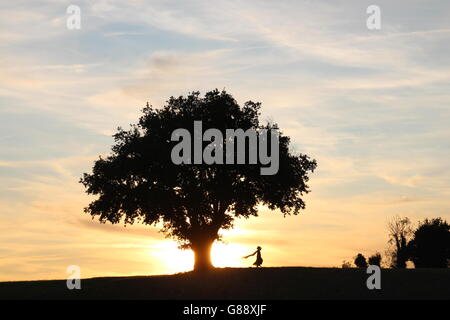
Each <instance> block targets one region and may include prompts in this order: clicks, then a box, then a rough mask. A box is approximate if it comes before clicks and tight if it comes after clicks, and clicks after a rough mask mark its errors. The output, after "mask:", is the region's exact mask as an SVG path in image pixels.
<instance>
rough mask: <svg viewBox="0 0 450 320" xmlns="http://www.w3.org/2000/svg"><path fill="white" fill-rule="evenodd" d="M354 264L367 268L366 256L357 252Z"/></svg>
mask: <svg viewBox="0 0 450 320" xmlns="http://www.w3.org/2000/svg"><path fill="white" fill-rule="evenodd" d="M355 266H357V267H358V268H367V261H366V257H364V256H363V255H362V254H361V253H358V255H357V256H356V258H355Z"/></svg>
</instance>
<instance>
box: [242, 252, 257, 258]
mask: <svg viewBox="0 0 450 320" xmlns="http://www.w3.org/2000/svg"><path fill="white" fill-rule="evenodd" d="M257 252H258V250H256V251H255V252H253V253H252V254H249V255H248V256H245V257H242V258H244V259H247V258H249V257H251V256H254V255H255V254H256V253H257Z"/></svg>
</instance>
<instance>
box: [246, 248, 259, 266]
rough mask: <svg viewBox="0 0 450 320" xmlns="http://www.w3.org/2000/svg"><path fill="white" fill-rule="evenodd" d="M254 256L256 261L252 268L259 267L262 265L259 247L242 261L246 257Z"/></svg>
mask: <svg viewBox="0 0 450 320" xmlns="http://www.w3.org/2000/svg"><path fill="white" fill-rule="evenodd" d="M255 254H256V261H255V263H253V265H254V266H256V267H257V268H258V267H261V265H262V263H263V259H262V257H261V247H260V246H258V247H257V248H256V251H255V252H253V253H252V254H249V255H248V256H245V257H243V258H244V259H247V258H248V257H251V256H254V255H255Z"/></svg>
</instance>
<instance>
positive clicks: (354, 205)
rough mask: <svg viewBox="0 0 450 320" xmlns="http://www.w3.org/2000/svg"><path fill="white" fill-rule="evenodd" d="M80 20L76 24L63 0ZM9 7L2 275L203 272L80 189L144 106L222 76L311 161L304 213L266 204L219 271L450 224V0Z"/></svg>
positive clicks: (237, 233) (3, 48) (0, 151)
mask: <svg viewBox="0 0 450 320" xmlns="http://www.w3.org/2000/svg"><path fill="white" fill-rule="evenodd" d="M71 4H74V5H78V6H79V7H80V8H81V29H80V30H69V29H68V28H67V27H66V20H67V18H68V17H69V15H68V14H67V13H66V9H67V7H68V6H69V5H71ZM371 4H374V2H373V1H372V0H371V1H365V0H363V1H356V0H355V1H297V0H296V1H256V0H255V1H234V0H227V1H140V0H131V1H106V0H105V1H87V0H86V1H75V0H71V1H56V0H52V1H20V0H18V1H9V2H6V1H4V2H2V6H1V9H0V71H1V77H0V83H1V85H0V218H1V223H0V281H5V280H33V279H55V278H57V279H64V278H66V277H67V274H66V269H67V267H68V266H69V265H78V266H80V268H81V275H82V277H83V278H85V277H93V276H110V275H145V274H162V273H173V272H178V271H184V270H188V269H190V268H191V267H192V264H193V256H192V253H191V252H189V251H179V250H178V249H177V245H176V243H175V242H173V241H171V240H166V239H164V236H163V235H162V234H161V233H159V232H158V229H156V228H153V227H148V226H142V225H133V226H127V227H126V228H124V226H123V225H111V224H100V223H99V222H98V221H95V220H92V219H91V218H90V216H89V215H87V214H85V213H83V208H84V207H85V206H86V205H87V204H88V203H89V202H90V201H91V200H92V197H89V196H87V195H86V194H85V193H84V188H83V186H82V185H81V184H79V183H78V181H79V179H80V177H81V175H82V173H83V172H89V171H90V170H91V168H92V164H93V162H94V161H95V160H96V159H98V156H99V155H106V154H107V153H108V151H109V149H110V147H111V145H112V144H113V139H112V137H111V135H112V134H113V133H114V132H115V129H116V128H117V127H118V126H123V127H127V126H128V125H129V124H130V123H135V122H136V120H137V119H138V117H139V115H140V110H141V109H142V108H143V107H144V106H145V104H146V102H147V101H148V102H149V103H150V104H152V105H153V106H154V107H159V106H162V105H163V104H164V101H165V100H166V99H167V98H168V97H170V96H171V95H174V96H178V95H184V94H187V93H188V92H190V91H193V90H200V91H201V92H202V93H204V92H205V91H208V90H211V89H214V88H219V89H222V88H225V89H226V90H227V91H228V92H229V93H231V94H232V95H233V96H234V97H235V98H236V99H237V101H238V102H239V103H244V102H245V101H247V100H253V101H260V102H262V116H261V118H262V119H263V120H273V121H275V122H277V123H278V124H279V126H280V128H281V129H282V131H283V132H284V133H285V134H286V135H289V136H291V139H292V142H291V144H292V148H293V151H295V152H301V153H306V154H308V155H310V156H311V157H312V158H314V159H316V160H317V162H318V168H317V170H316V171H315V172H314V174H312V176H311V181H310V187H311V190H312V192H311V193H310V194H309V195H307V196H306V197H305V201H306V205H307V208H306V210H305V211H304V212H303V213H302V214H301V215H299V216H290V217H286V218H283V215H282V214H280V213H279V212H271V211H269V210H268V209H266V208H264V207H261V208H260V217H258V218H251V219H249V220H243V221H237V222H236V227H235V229H234V230H232V231H229V232H226V233H224V240H225V241H226V243H221V244H217V245H216V246H215V247H214V249H213V263H215V264H216V266H221V267H224V266H250V265H251V264H252V263H253V261H254V260H252V259H253V258H250V259H249V260H243V259H241V257H242V256H243V255H245V254H249V253H252V252H253V251H254V249H255V248H256V246H257V245H260V246H261V247H262V248H263V249H262V256H263V258H264V266H340V265H341V263H342V260H344V259H346V260H352V258H353V257H354V256H355V255H356V254H357V253H358V252H361V253H363V254H365V255H370V254H373V253H375V252H376V251H380V252H381V253H384V251H385V250H386V248H387V240H388V239H387V231H386V224H387V222H388V220H389V219H391V218H392V217H394V216H395V215H399V216H408V217H410V218H411V219H412V220H413V221H414V222H416V221H418V220H422V219H424V218H425V217H437V216H441V217H443V218H445V219H447V220H450V163H449V159H450V2H449V1H395V2H394V1H378V0H377V1H376V4H377V5H378V6H379V7H380V8H381V30H368V29H367V27H366V19H367V17H368V14H367V13H366V8H367V7H368V6H369V5H371Z"/></svg>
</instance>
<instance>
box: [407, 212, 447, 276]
mask: <svg viewBox="0 0 450 320" xmlns="http://www.w3.org/2000/svg"><path fill="white" fill-rule="evenodd" d="M409 248H410V254H411V260H412V261H413V262H414V266H415V267H416V268H447V267H448V263H449V259H450V226H449V224H448V223H447V221H445V220H442V219H441V218H435V219H431V220H429V219H425V220H424V221H423V222H421V223H419V226H418V228H417V229H416V231H414V236H413V239H412V240H411V241H410V243H409Z"/></svg>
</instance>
